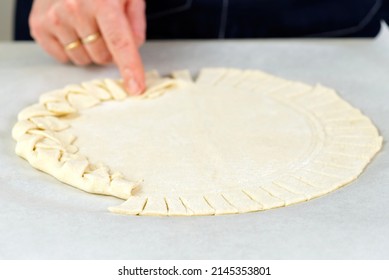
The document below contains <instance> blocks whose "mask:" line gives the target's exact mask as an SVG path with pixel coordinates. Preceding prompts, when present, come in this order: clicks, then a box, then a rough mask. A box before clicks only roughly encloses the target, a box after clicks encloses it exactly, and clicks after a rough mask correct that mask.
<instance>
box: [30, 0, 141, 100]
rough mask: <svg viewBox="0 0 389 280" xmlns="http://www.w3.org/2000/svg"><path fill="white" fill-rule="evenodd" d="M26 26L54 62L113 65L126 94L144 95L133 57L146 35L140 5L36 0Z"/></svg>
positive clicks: (123, 0)
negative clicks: (116, 67)
mask: <svg viewBox="0 0 389 280" xmlns="http://www.w3.org/2000/svg"><path fill="white" fill-rule="evenodd" d="M29 24H30V30H31V35H32V37H33V38H34V39H35V40H36V41H37V43H38V44H39V45H41V47H42V48H43V49H44V50H46V52H48V53H49V54H50V55H52V56H53V57H55V58H56V59H57V60H59V61H61V62H67V61H69V60H71V61H72V62H73V63H75V64H77V65H87V64H90V63H92V62H94V63H97V64H106V63H109V62H111V61H112V60H113V61H114V62H115V63H116V65H117V66H118V68H119V70H120V73H121V75H122V77H123V80H124V84H125V87H126V88H127V90H128V92H129V93H130V94H140V93H141V92H142V91H143V90H144V88H145V81H144V71H143V64H142V60H141V57H140V54H139V52H138V47H139V46H140V45H142V44H143V42H144V41H145V33H146V19H145V2H144V0H35V1H34V4H33V8H32V11H31V14H30V18H29ZM94 35H97V36H94ZM100 35H101V36H100ZM82 39H84V43H83V44H82V43H81V42H82ZM88 41H89V42H88Z"/></svg>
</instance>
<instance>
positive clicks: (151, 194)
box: [13, 68, 382, 215]
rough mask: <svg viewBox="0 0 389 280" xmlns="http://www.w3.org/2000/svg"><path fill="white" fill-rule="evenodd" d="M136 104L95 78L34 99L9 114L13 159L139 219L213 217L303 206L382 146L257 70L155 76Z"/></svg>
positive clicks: (327, 105)
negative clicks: (13, 120) (114, 200)
mask: <svg viewBox="0 0 389 280" xmlns="http://www.w3.org/2000/svg"><path fill="white" fill-rule="evenodd" d="M146 76H147V77H146V78H147V90H146V92H145V94H144V95H143V96H141V97H127V94H126V93H125V91H124V90H123V88H122V85H121V81H115V80H110V79H105V80H95V81H91V82H86V83H83V84H81V85H70V86H68V87H66V88H65V89H62V90H56V91H53V92H49V93H46V94H43V95H42V96H41V98H40V102H39V104H36V105H33V106H31V107H27V108H26V109H24V110H23V111H22V112H20V113H19V122H18V123H17V124H16V125H15V127H14V129H13V137H14V138H15V139H16V140H17V145H16V153H17V154H18V155H20V156H22V157H23V158H25V159H27V160H28V161H29V162H30V164H31V165H32V166H34V167H35V168H37V169H40V170H43V171H45V172H47V173H49V174H51V175H53V176H55V177H56V178H58V179H59V180H61V181H63V182H65V183H68V184H70V185H72V186H75V187H77V188H80V189H82V190H84V191H87V192H91V193H97V194H105V195H112V196H116V197H119V198H122V199H126V202H124V203H123V204H121V205H119V206H117V207H111V208H110V210H111V211H112V212H115V213H122V214H135V215H137V214H139V215H215V214H216V215H218V214H229V213H244V212H250V211H258V210H265V209H270V208H275V207H281V206H286V205H290V204H293V203H297V202H301V201H306V200H309V199H312V198H315V197H318V196H321V195H323V194H326V193H328V192H331V191H333V190H335V189H337V188H339V187H341V186H343V185H345V184H347V183H349V182H351V181H352V180H354V179H356V178H357V177H358V175H359V174H360V173H361V172H362V171H363V169H364V168H365V166H366V165H367V164H368V163H369V162H370V160H371V159H372V157H373V156H374V155H375V154H376V153H377V151H378V150H379V149H380V147H381V145H382V137H380V136H379V134H378V131H377V129H376V128H375V127H374V125H373V124H372V123H371V121H370V120H369V119H368V118H367V117H366V116H364V115H363V114H362V113H361V112H360V111H359V110H357V109H355V108H353V107H352V106H351V105H349V104H348V103H347V102H345V101H344V100H342V99H341V98H340V97H339V96H338V95H337V94H336V93H335V91H334V90H332V89H329V88H326V87H323V86H320V85H317V86H314V87H312V86H309V85H306V84H303V83H299V82H292V81H287V80H284V79H281V78H278V77H275V76H272V75H269V74H266V73H263V72H261V71H254V70H246V71H242V70H238V69H218V68H214V69H212V68H209V69H203V70H202V71H201V72H200V74H199V77H198V78H197V80H196V81H195V82H193V81H192V79H191V76H190V74H189V72H188V71H176V72H173V74H172V78H161V77H160V76H159V75H158V73H157V72H156V71H153V72H149V73H147V75H146Z"/></svg>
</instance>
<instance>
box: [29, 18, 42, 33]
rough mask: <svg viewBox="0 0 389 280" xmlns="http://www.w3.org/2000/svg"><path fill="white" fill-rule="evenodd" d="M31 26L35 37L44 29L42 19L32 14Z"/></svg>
mask: <svg viewBox="0 0 389 280" xmlns="http://www.w3.org/2000/svg"><path fill="white" fill-rule="evenodd" d="M29 26H30V33H31V35H32V37H33V38H36V37H39V35H40V34H41V31H42V25H41V21H40V20H39V19H38V18H37V17H35V16H30V17H29Z"/></svg>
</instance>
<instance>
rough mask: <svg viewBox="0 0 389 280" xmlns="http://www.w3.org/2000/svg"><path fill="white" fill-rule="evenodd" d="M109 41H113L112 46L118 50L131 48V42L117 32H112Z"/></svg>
mask: <svg viewBox="0 0 389 280" xmlns="http://www.w3.org/2000/svg"><path fill="white" fill-rule="evenodd" d="M109 40H110V41H111V44H112V46H113V47H114V48H115V49H116V50H119V51H121V50H125V49H129V48H131V42H130V41H129V40H127V39H126V38H123V37H122V36H120V34H118V33H116V32H112V33H111V34H110V36H109Z"/></svg>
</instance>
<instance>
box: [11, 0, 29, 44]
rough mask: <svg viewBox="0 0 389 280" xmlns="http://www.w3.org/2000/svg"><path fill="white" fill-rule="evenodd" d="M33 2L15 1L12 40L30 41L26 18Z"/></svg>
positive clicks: (25, 0)
mask: <svg viewBox="0 0 389 280" xmlns="http://www.w3.org/2000/svg"><path fill="white" fill-rule="evenodd" d="M32 2H33V0H17V1H16V7H15V18H14V39H15V40H17V41H24V40H32V38H31V35H30V29H29V27H28V16H29V14H30V10H31V7H32Z"/></svg>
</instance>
